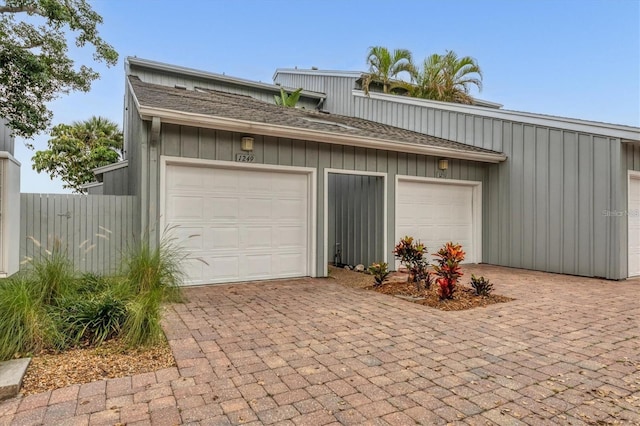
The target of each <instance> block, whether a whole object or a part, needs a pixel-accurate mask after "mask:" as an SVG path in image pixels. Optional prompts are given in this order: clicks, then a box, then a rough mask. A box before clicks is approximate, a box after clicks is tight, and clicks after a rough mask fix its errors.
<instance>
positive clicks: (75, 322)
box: [57, 291, 127, 346]
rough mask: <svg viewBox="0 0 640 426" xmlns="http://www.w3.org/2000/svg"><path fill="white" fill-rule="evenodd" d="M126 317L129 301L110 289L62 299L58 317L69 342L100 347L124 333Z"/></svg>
mask: <svg viewBox="0 0 640 426" xmlns="http://www.w3.org/2000/svg"><path fill="white" fill-rule="evenodd" d="M126 316H127V309H126V306H125V303H124V302H123V301H122V300H121V299H120V298H118V297H116V296H115V295H114V294H112V293H110V292H108V291H107V292H103V293H101V294H96V295H89V296H87V295H81V294H79V295H77V296H75V297H70V298H66V299H64V300H62V301H61V302H60V308H59V309H58V315H57V319H58V323H59V326H60V328H61V330H63V331H64V334H65V336H67V341H68V342H70V343H71V344H77V343H79V342H86V343H88V344H90V345H93V346H97V345H100V344H101V343H102V342H104V341H105V340H108V339H111V338H113V337H115V336H117V335H119V334H120V331H121V330H122V327H123V325H124V322H125V319H126Z"/></svg>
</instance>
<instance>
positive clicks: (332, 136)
mask: <svg viewBox="0 0 640 426" xmlns="http://www.w3.org/2000/svg"><path fill="white" fill-rule="evenodd" d="M137 106H138V112H139V114H140V117H141V118H142V119H143V120H147V121H149V120H152V119H153V117H159V118H160V119H161V120H162V122H163V123H170V124H178V125H184V126H193V127H204V128H210V129H218V130H226V131H230V132H238V133H250V134H257V135H264V136H274V137H282V138H291V139H302V140H310V141H315V142H324V143H329V144H335V145H349V146H357V147H361V148H374V149H382V150H387V151H397V152H406V153H411V154H422V155H431V156H436V157H448V158H457V159H461V160H470V161H480V162H484V163H499V162H502V161H504V160H506V159H507V157H506V155H504V154H499V153H490V152H475V151H465V150H458V149H453V148H445V147H436V146H430V145H421V144H415V143H407V142H402V141H396V140H387V139H377V138H370V137H363V136H354V135H349V134H340V133H333V132H324V131H318V130H311V129H302V128H298V127H290V126H283V125H274V124H269V123H260V122H255V121H246V120H237V119H232V118H225V117H216V116H211V115H206V114H196V113H190V112H183V111H175V110H168V109H163V108H155V107H147V106H142V105H137Z"/></svg>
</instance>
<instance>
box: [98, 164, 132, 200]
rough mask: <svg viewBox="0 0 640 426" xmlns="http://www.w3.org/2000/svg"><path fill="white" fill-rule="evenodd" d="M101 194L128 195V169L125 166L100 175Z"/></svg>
mask: <svg viewBox="0 0 640 426" xmlns="http://www.w3.org/2000/svg"><path fill="white" fill-rule="evenodd" d="M101 194H103V195H129V170H127V167H122V168H120V169H116V170H111V171H108V172H106V173H104V174H103V175H102V192H101Z"/></svg>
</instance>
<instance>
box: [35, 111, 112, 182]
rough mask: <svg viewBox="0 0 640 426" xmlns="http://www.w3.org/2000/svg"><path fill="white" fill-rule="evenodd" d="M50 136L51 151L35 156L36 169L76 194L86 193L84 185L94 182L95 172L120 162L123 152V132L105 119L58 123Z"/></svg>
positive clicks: (41, 152)
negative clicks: (61, 181) (57, 180)
mask: <svg viewBox="0 0 640 426" xmlns="http://www.w3.org/2000/svg"><path fill="white" fill-rule="evenodd" d="M51 136H52V139H49V142H48V147H49V149H47V150H44V151H38V152H36V154H35V155H34V156H33V158H32V160H33V169H34V170H36V171H37V172H38V173H40V172H43V171H44V172H47V173H48V174H49V176H51V179H53V178H55V177H59V178H61V179H62V180H63V181H64V182H66V184H65V185H64V187H65V188H71V189H73V190H74V191H75V192H84V190H83V189H82V188H81V186H82V185H83V184H85V183H89V182H93V181H94V175H93V172H92V170H93V169H95V168H96V167H101V166H106V165H109V164H112V163H115V162H117V161H118V160H119V159H120V153H121V152H122V146H123V136H122V132H121V131H120V129H119V128H118V125H117V124H116V123H114V122H112V121H110V120H108V119H106V118H103V117H91V118H90V119H89V120H86V121H82V122H78V121H76V122H73V123H72V124H71V125H68V124H59V125H57V126H55V127H54V128H53V129H52V131H51Z"/></svg>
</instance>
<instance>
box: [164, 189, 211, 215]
mask: <svg viewBox="0 0 640 426" xmlns="http://www.w3.org/2000/svg"><path fill="white" fill-rule="evenodd" d="M170 200H171V201H170V202H169V203H168V206H167V215H169V216H170V217H172V218H175V219H176V220H180V221H183V220H184V221H188V220H199V219H200V218H201V217H202V212H203V211H204V200H203V199H202V196H199V195H178V194H176V195H174V196H172V197H171V198H170Z"/></svg>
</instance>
